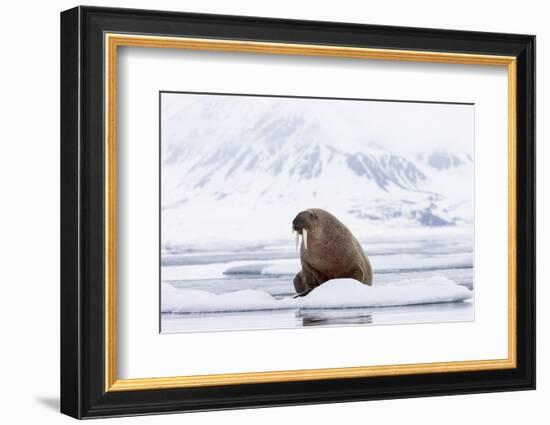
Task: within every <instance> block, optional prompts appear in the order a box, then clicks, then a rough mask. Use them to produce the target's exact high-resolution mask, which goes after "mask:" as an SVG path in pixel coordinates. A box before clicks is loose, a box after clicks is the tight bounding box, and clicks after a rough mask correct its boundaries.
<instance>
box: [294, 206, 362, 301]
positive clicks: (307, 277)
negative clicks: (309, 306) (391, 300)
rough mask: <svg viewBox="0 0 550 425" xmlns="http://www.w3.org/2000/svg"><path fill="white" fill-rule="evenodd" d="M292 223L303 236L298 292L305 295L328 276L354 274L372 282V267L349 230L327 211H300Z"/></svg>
mask: <svg viewBox="0 0 550 425" xmlns="http://www.w3.org/2000/svg"><path fill="white" fill-rule="evenodd" d="M292 227H293V229H294V230H296V231H297V232H298V233H300V234H301V235H302V236H303V233H302V232H303V229H304V228H305V229H307V239H308V240H307V250H306V249H305V246H304V244H303V243H301V244H300V245H301V246H300V262H301V263H302V270H301V271H300V272H298V274H297V275H296V276H295V277H294V288H295V289H296V292H297V295H296V296H304V295H307V294H308V293H309V292H311V291H312V290H313V289H314V288H316V287H317V286H319V285H322V284H323V283H325V282H326V281H327V280H330V279H338V278H351V279H355V280H358V281H359V282H362V283H364V284H366V285H372V267H371V265H370V262H369V259H368V258H367V256H366V255H365V253H364V252H363V249H362V248H361V245H360V244H359V242H358V241H357V239H355V236H353V234H352V233H351V232H350V230H349V229H348V228H347V227H346V226H345V225H344V224H343V223H342V222H341V221H340V220H338V219H337V218H336V217H335V216H333V215H332V214H331V213H329V212H328V211H325V210H322V209H319V208H311V209H308V210H305V211H302V212H300V213H299V214H298V215H297V216H296V218H295V219H294V220H293V221H292Z"/></svg>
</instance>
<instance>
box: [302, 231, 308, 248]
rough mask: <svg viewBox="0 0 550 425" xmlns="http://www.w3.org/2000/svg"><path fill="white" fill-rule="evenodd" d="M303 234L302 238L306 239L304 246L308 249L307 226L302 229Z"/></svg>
mask: <svg viewBox="0 0 550 425" xmlns="http://www.w3.org/2000/svg"><path fill="white" fill-rule="evenodd" d="M302 234H303V236H302V239H303V241H304V248H305V249H307V229H306V228H304V229H303V230H302Z"/></svg>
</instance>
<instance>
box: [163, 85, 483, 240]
mask: <svg viewBox="0 0 550 425" xmlns="http://www.w3.org/2000/svg"><path fill="white" fill-rule="evenodd" d="M162 102H163V106H162V117H161V118H162V125H161V131H162V146H161V148H162V161H163V162H162V187H161V191H162V194H161V197H162V199H161V202H162V229H161V232H162V246H163V247H165V248H167V247H169V246H170V245H171V244H176V245H177V244H182V243H190V244H202V243H203V242H205V241H206V242H213V241H217V242H220V243H222V242H223V241H229V240H233V241H255V242H259V243H261V242H262V241H267V240H273V239H277V238H284V237H286V236H287V235H288V234H289V229H290V223H291V221H292V219H293V218H294V216H295V215H296V214H297V213H298V212H299V211H301V210H303V209H306V208H311V207H318V208H324V209H327V210H328V211H330V212H332V213H333V214H334V215H336V216H337V217H338V218H339V219H340V220H342V221H343V222H344V223H345V224H346V225H347V226H348V227H349V228H350V230H352V232H353V233H354V234H355V235H356V236H358V237H362V236H365V237H372V236H373V235H374V234H376V233H378V234H381V235H382V236H386V235H388V234H399V233H403V230H404V232H407V231H415V229H416V228H425V227H428V225H427V223H438V222H439V223H440V221H438V219H437V218H440V219H441V220H443V222H447V223H455V226H463V225H471V221H472V218H473V162H472V158H473V137H472V135H473V131H472V128H473V127H472V126H473V107H472V106H468V105H432V104H426V105H424V104H410V103H400V102H391V103H387V102H386V103H384V102H345V101H328V100H325V101H319V100H305V99H282V98H273V97H247V96H214V95H210V96H204V95H184V94H178V95H176V94H163V96H162ZM337 111H341V113H337ZM375 117H376V118H375ZM436 117H437V118H436ZM433 153H437V154H438V155H440V156H442V157H445V155H452V157H453V158H455V157H456V158H458V159H459V160H460V162H459V163H458V162H457V165H454V166H453V167H450V168H439V169H437V168H434V167H433V166H430V163H429V158H430V157H431V155H433ZM361 164H362V165H361ZM366 164H367V165H366ZM365 167H366V168H365ZM421 175H422V176H424V177H421ZM343 188H344V189H343ZM426 217H428V218H426ZM432 217H437V218H433V219H430V218H432ZM266 224H268V225H266ZM455 226H445V227H446V228H448V227H455ZM400 229H401V230H400Z"/></svg>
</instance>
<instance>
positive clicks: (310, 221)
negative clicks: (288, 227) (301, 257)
mask: <svg viewBox="0 0 550 425" xmlns="http://www.w3.org/2000/svg"><path fill="white" fill-rule="evenodd" d="M317 219H318V218H317V214H315V211H312V210H305V211H302V212H300V213H298V215H297V216H296V217H295V218H294V220H292V233H294V232H296V250H298V248H299V247H300V236H302V239H303V242H304V248H305V249H307V232H308V231H311V230H313V226H314V225H315V222H316V221H317Z"/></svg>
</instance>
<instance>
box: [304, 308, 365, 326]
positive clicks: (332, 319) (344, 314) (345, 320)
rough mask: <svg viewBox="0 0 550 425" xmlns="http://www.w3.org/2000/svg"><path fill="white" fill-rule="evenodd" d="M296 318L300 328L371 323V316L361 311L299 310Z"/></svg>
mask: <svg viewBox="0 0 550 425" xmlns="http://www.w3.org/2000/svg"><path fill="white" fill-rule="evenodd" d="M357 310H358V311H357ZM296 318H297V319H298V320H300V319H301V325H302V326H322V325H368V324H371V323H372V314H370V313H364V312H363V309H346V310H343V311H342V310H335V309H328V310H299V311H297V312H296Z"/></svg>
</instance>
